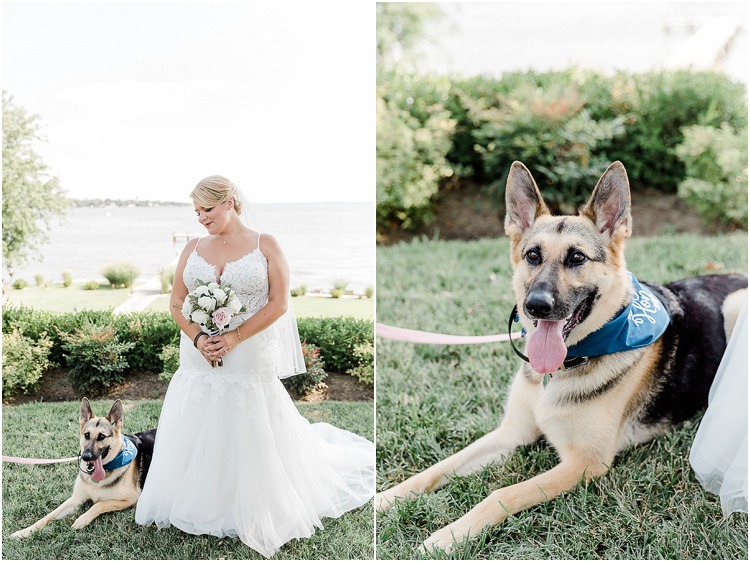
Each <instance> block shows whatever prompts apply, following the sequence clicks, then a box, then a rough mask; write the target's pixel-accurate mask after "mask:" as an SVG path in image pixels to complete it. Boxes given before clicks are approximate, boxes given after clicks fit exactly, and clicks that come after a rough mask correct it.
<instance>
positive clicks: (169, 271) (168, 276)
mask: <svg viewBox="0 0 750 562" xmlns="http://www.w3.org/2000/svg"><path fill="white" fill-rule="evenodd" d="M174 272H175V266H173V265H168V266H165V267H162V268H160V269H159V279H160V280H161V292H162V294H164V295H166V294H168V293H169V291H171V290H172V284H173V283H174Z"/></svg>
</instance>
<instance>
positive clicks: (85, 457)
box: [81, 449, 94, 462]
mask: <svg viewBox="0 0 750 562" xmlns="http://www.w3.org/2000/svg"><path fill="white" fill-rule="evenodd" d="M81 460H82V461H86V462H91V461H93V460H94V453H93V452H92V451H91V449H84V450H83V452H82V453H81Z"/></svg>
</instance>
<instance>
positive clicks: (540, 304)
mask: <svg viewBox="0 0 750 562" xmlns="http://www.w3.org/2000/svg"><path fill="white" fill-rule="evenodd" d="M524 307H525V308H526V311H527V312H528V313H529V314H531V315H532V316H533V317H534V318H547V317H548V316H549V315H550V314H552V311H553V310H554V308H555V298H554V297H553V296H552V293H549V292H547V291H531V292H530V293H529V294H528V295H527V296H526V302H525V303H524Z"/></svg>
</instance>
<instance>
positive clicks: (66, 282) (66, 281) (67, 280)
mask: <svg viewBox="0 0 750 562" xmlns="http://www.w3.org/2000/svg"><path fill="white" fill-rule="evenodd" d="M62 278H63V287H70V286H71V285H72V284H73V277H72V276H71V275H70V273H69V272H67V271H63V274H62Z"/></svg>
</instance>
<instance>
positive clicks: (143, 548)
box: [2, 400, 373, 560]
mask: <svg viewBox="0 0 750 562" xmlns="http://www.w3.org/2000/svg"><path fill="white" fill-rule="evenodd" d="M161 404H162V403H161V401H150V400H149V401H137V402H131V401H126V402H125V428H126V431H127V432H128V433H134V432H136V431H142V430H145V429H150V428H153V427H156V423H157V419H158V417H159V413H160V411H161ZM110 406H111V402H104V401H94V402H92V407H93V409H94V412H96V413H97V414H99V415H103V414H106V412H107V411H109V408H110ZM297 406H298V408H299V410H300V412H301V413H302V414H303V415H304V416H305V417H307V418H308V419H310V420H311V421H314V422H315V421H325V422H329V423H331V424H334V425H336V426H338V427H342V428H344V429H348V430H350V431H353V432H355V433H357V434H359V435H363V436H365V437H367V438H369V439H372V438H373V411H372V404H368V403H343V402H324V403H317V404H297ZM78 411H79V403H78V402H63V403H36V404H27V405H23V406H6V407H4V408H3V454H4V455H12V456H21V457H36V458H39V457H43V458H63V457H71V456H75V455H76V453H77V451H78ZM76 474H77V468H76V465H75V463H66V464H59V465H47V466H26V465H14V464H5V465H4V467H3V505H2V509H3V558H5V559H26V560H44V559H79V560H91V559H110V560H117V559H142V560H149V559H172V560H180V559H198V560H200V559H263V557H262V556H261V555H259V554H258V553H256V552H255V551H254V550H252V549H250V548H248V547H247V546H245V545H244V544H243V543H242V542H241V541H240V540H239V539H234V538H224V539H219V538H216V537H211V536H193V535H188V534H185V533H183V532H182V531H179V530H178V529H175V528H169V529H163V530H157V528H156V527H154V526H151V527H142V526H140V525H137V524H136V523H135V521H134V520H133V514H134V511H133V510H132V509H128V510H125V511H120V512H116V513H107V514H104V515H101V516H100V517H98V518H97V519H96V520H95V521H94V522H93V523H92V524H91V525H89V526H88V527H86V528H84V529H82V530H80V531H74V530H72V529H71V528H70V525H72V523H73V521H75V518H76V517H77V516H78V515H80V514H81V513H83V508H81V509H79V510H78V511H77V512H76V513H75V514H74V515H71V516H70V517H67V518H65V519H62V520H58V521H53V522H51V523H50V524H49V525H47V526H46V527H45V528H44V529H41V530H40V531H38V532H37V533H34V534H32V536H31V537H30V538H28V539H26V540H16V539H13V538H12V537H11V534H12V533H13V532H15V531H17V530H19V529H22V528H24V527H26V526H28V525H30V524H31V523H33V522H34V521H36V520H37V519H39V518H40V517H42V516H43V515H46V514H47V513H49V512H50V511H52V509H54V508H55V507H57V506H58V505H59V504H60V503H62V502H63V501H64V500H65V499H67V498H68V497H69V496H70V493H71V491H72V489H73V482H74V480H75V478H76ZM259 485H262V483H259ZM323 524H324V526H325V528H324V529H323V530H318V531H317V532H316V533H315V534H314V535H313V536H312V537H311V538H309V539H304V540H294V541H291V542H289V543H287V544H286V545H285V546H284V547H282V549H281V550H280V551H279V552H278V553H276V555H275V556H274V559H298V560H305V559H309V560H315V559H345V560H346V559H352V560H362V559H367V560H371V559H372V557H373V545H372V538H373V509H372V502H369V503H368V504H366V505H365V506H363V507H361V508H359V509H356V510H354V511H351V512H349V513H346V514H344V515H343V516H342V517H340V518H339V519H324V521H323Z"/></svg>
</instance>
